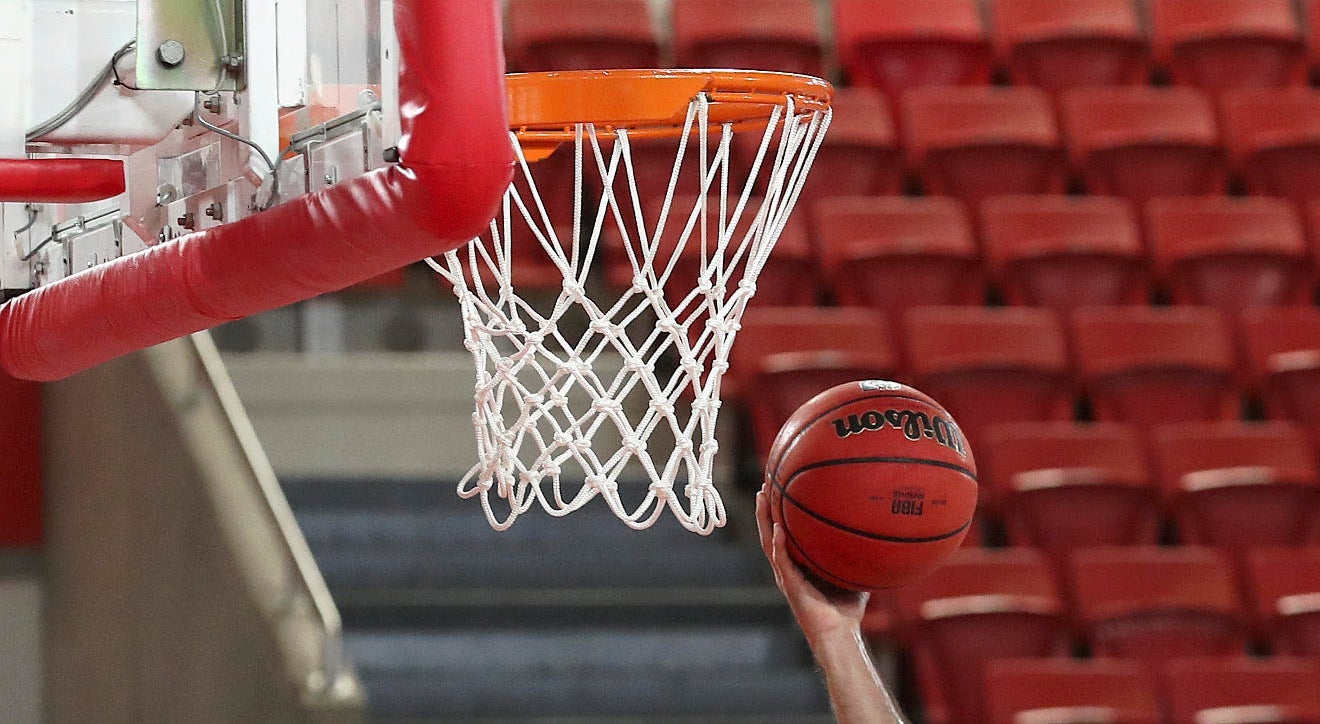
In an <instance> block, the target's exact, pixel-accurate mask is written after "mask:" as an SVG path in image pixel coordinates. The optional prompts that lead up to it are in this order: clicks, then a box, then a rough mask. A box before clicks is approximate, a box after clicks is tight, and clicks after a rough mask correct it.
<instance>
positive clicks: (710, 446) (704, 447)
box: [701, 440, 720, 455]
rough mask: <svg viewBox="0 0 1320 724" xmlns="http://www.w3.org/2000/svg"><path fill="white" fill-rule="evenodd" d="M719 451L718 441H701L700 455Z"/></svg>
mask: <svg viewBox="0 0 1320 724" xmlns="http://www.w3.org/2000/svg"><path fill="white" fill-rule="evenodd" d="M719 451H720V443H719V442H718V441H716V440H707V441H706V442H703V443H701V454H702V455H714V454H715V453H717V452H719Z"/></svg>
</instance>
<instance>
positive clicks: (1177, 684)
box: [1160, 656, 1320, 724]
mask: <svg viewBox="0 0 1320 724" xmlns="http://www.w3.org/2000/svg"><path fill="white" fill-rule="evenodd" d="M1160 673H1161V677H1160V678H1161V682H1160V683H1161V684H1162V688H1163V690H1164V693H1165V699H1166V701H1167V702H1168V707H1169V713H1170V719H1169V721H1170V724H1267V723H1269V722H1274V723H1275V724H1316V723H1317V722H1320V686H1317V682H1320V660H1316V659H1303V658H1297V659H1293V658H1273V659H1251V658H1247V657H1245V656H1231V657H1220V656H1214V657H1197V658H1187V659H1178V660H1174V661H1169V662H1168V663H1167V664H1165V665H1164V667H1163V670H1162V671H1161V672H1160Z"/></svg>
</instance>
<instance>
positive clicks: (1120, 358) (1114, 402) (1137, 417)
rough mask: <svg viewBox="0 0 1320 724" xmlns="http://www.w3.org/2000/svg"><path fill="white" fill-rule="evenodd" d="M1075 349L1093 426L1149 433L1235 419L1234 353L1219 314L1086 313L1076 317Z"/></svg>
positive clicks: (1200, 310)
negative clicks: (1105, 423) (1120, 425)
mask: <svg viewBox="0 0 1320 724" xmlns="http://www.w3.org/2000/svg"><path fill="white" fill-rule="evenodd" d="M1072 342H1073V349H1074V352H1075V354H1076V359H1077V370H1078V374H1079V376H1080V378H1081V382H1082V386H1083V388H1084V389H1085V391H1086V393H1087V395H1088V396H1089V398H1090V400H1091V403H1092V405H1093V406H1094V411H1095V417H1096V419H1097V420H1110V421H1116V422H1126V423H1128V424H1130V425H1134V426H1136V427H1138V428H1140V429H1142V430H1147V429H1150V428H1152V427H1154V426H1156V425H1161V424H1167V423H1178V422H1190V421H1195V420H1216V419H1232V418H1235V417H1237V414H1238V408H1239V399H1238V388H1237V386H1236V384H1235V378H1234V365H1233V347H1232V342H1231V337H1230V335H1229V332H1228V329H1227V327H1226V325H1225V324H1224V320H1223V318H1222V317H1221V316H1220V314H1219V312H1218V311H1217V310H1214V309H1210V308H1204V307H1172V308H1166V309H1157V308H1152V307H1087V308H1084V309H1079V310H1077V311H1076V312H1074V313H1073V317H1072Z"/></svg>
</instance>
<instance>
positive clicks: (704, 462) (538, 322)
mask: <svg viewBox="0 0 1320 724" xmlns="http://www.w3.org/2000/svg"><path fill="white" fill-rule="evenodd" d="M508 91H509V105H510V133H509V137H510V139H511V140H512V143H513V148H514V151H515V153H516V154H517V160H518V170H517V171H516V172H515V176H516V178H515V181H514V183H513V184H512V185H511V186H510V188H509V191H508V193H507V194H506V196H505V199H504V206H503V211H502V212H501V213H500V215H499V216H497V218H496V219H495V220H494V221H492V223H491V228H490V233H489V235H483V236H482V237H479V238H477V239H474V240H473V241H472V242H471V243H470V244H469V245H468V246H466V247H464V248H460V249H458V250H455V251H452V252H449V253H448V254H446V255H445V256H444V257H442V258H440V259H430V260H428V262H427V263H428V264H429V265H430V266H431V267H432V268H433V269H434V270H435V271H436V272H438V273H439V274H440V275H441V276H442V277H443V278H444V279H445V280H446V281H447V282H448V283H450V284H452V285H453V289H454V293H455V294H456V295H457V296H458V300H459V304H460V309H461V313H462V316H463V322H464V325H465V327H466V330H467V332H466V338H465V346H466V347H467V349H468V350H469V351H471V353H472V356H473V359H474V361H475V363H476V368H477V377H476V394H475V398H476V399H475V401H476V411H475V413H474V415H473V425H474V427H475V429H476V437H477V452H478V456H479V458H480V461H479V462H478V463H477V464H476V465H475V466H474V467H473V468H472V470H471V471H470V472H469V473H468V474H467V476H465V477H464V479H463V480H462V481H461V482H460V483H459V486H458V492H459V495H460V496H462V497H464V498H472V497H478V498H479V499H480V501H481V505H482V508H483V510H484V512H485V514H486V516H487V518H488V519H489V521H490V523H491V525H492V526H493V527H494V528H495V529H497V530H504V529H506V528H508V527H509V526H510V525H512V524H513V522H514V521H515V520H516V519H517V517H518V515H520V514H521V513H523V512H525V511H527V510H528V509H530V508H531V507H532V506H533V505H536V504H538V503H539V504H540V505H541V507H542V508H544V509H545V510H546V511H547V512H548V513H550V514H551V515H556V516H560V515H566V514H568V513H571V512H573V511H574V510H577V509H579V508H581V507H582V506H583V505H585V504H586V503H587V502H589V501H590V500H591V499H593V498H595V497H597V496H600V497H602V498H604V500H605V502H606V504H607V505H608V506H609V508H610V509H611V510H612V511H613V512H614V513H615V514H616V515H617V516H618V517H619V518H620V519H622V520H623V522H624V523H626V524H627V525H628V526H630V527H632V528H635V529H639V530H640V529H643V528H647V527H649V526H650V525H652V524H653V523H655V522H656V520H658V519H659V518H660V516H661V515H663V513H664V510H665V509H666V508H667V509H669V510H670V511H672V512H673V514H674V515H675V517H676V518H677V519H678V521H679V522H680V524H682V525H683V527H685V528H687V529H688V530H691V531H694V532H697V533H700V534H703V535H705V534H709V533H710V532H712V531H713V530H714V529H715V528H718V527H720V526H722V525H724V522H725V510H724V504H723V502H722V500H721V498H720V495H719V491H718V490H717V489H716V486H715V484H714V481H713V480H712V477H713V469H714V460H715V454H716V451H717V450H718V444H717V442H716V438H715V421H716V416H717V413H718V411H719V407H720V381H721V379H722V377H723V375H724V372H725V370H727V369H728V358H729V350H730V347H731V346H732V344H733V340H734V336H735V335H736V333H737V331H738V327H739V320H740V319H741V317H742V314H743V311H744V309H746V306H747V303H748V302H749V301H750V300H751V298H752V295H753V294H754V293H755V292H756V281H757V277H758V275H759V274H760V273H761V271H762V269H763V268H764V266H765V264H766V261H767V259H768V257H769V255H770V252H771V250H772V249H773V248H774V246H775V243H776V241H777V240H778V238H779V235H780V233H781V232H782V231H783V229H784V225H785V223H786V222H787V220H788V216H789V213H790V212H791V211H792V209H793V206H794V204H795V203H796V202H797V198H798V195H799V193H800V192H801V190H802V186H803V183H804V182H805V181H806V178H807V173H808V171H809V169H810V167H811V163H812V161H813V160H814V158H815V155H816V152H817V150H818V149H819V148H820V144H821V141H822V140H823V138H824V134H825V131H826V129H827V127H828V126H829V122H830V99H831V96H832V93H833V91H832V88H831V87H830V85H829V84H828V83H826V82H825V81H822V80H820V79H817V78H811V77H807V76H799V75H790V74H783V73H769V72H757V71H724V70H721V71H709V70H699V71H698V70H676V71H655V70H644V71H643V70H626V71H579V72H560V73H529V74H512V75H510V76H508ZM735 134H742V135H744V136H747V135H751V134H755V136H753V138H756V139H759V143H757V144H756V145H755V147H754V153H753V154H752V155H751V157H750V158H748V159H747V161H748V163H745V164H743V165H741V166H740V165H738V164H737V163H735V161H734V154H735V146H734V143H733V141H734V136H735ZM645 145H651V146H654V147H659V148H664V149H670V148H672V149H673V151H674V152H673V154H672V160H670V156H669V155H666V160H665V162H664V163H665V164H666V166H668V168H667V169H665V170H666V171H667V180H668V182H667V183H663V184H662V186H657V187H656V188H655V189H653V192H654V193H655V197H654V198H644V196H646V194H645V193H643V192H642V190H641V187H642V186H645V184H639V175H641V174H639V171H640V172H645V170H646V168H645V165H644V164H642V163H641V161H640V160H639V161H638V163H636V164H635V163H634V161H635V160H637V159H635V158H634V153H635V152H637V151H638V150H639V149H641V148H643V146H645ZM738 148H739V149H743V148H746V149H749V150H750V149H752V146H751V145H750V144H744V145H739V146H738ZM557 149H558V150H559V151H560V153H565V152H567V151H570V150H571V151H572V154H571V155H572V156H573V163H572V177H571V179H568V178H562V179H558V183H559V184H560V185H559V186H558V187H556V186H555V184H554V183H549V182H547V179H546V178H545V177H544V174H541V175H536V174H534V173H533V168H534V167H535V166H536V164H538V163H540V162H544V161H545V160H546V159H547V158H549V157H550V156H551V155H552V154H555V153H556V150H557ZM639 155H640V154H639ZM557 157H559V158H563V157H562V156H557ZM647 158H651V156H648V157H647ZM693 164H695V167H693ZM652 170H654V169H652ZM685 170H686V172H687V173H686V174H685V173H684V171H685ZM744 171H745V173H744ZM744 177H745V180H744ZM680 179H683V180H684V181H683V182H682V183H681V182H680ZM662 181H663V178H662ZM569 183H571V184H572V208H571V210H570V209H568V208H567V205H566V204H561V205H556V204H551V203H547V200H546V197H547V196H550V195H552V194H554V193H556V192H559V193H560V195H561V196H563V197H565V198H566V197H567V194H566V190H567V189H566V188H565V186H566V185H567V184H569ZM684 185H686V186H685V188H684V191H685V192H695V196H694V200H693V201H690V202H688V201H682V200H680V199H681V198H686V197H685V196H683V195H680V194H679V193H677V192H678V191H679V189H680V187H681V186H684ZM689 203H690V207H689V205H688V204H689ZM560 206H563V208H560ZM601 257H605V258H606V259H608V260H610V261H612V263H613V264H614V265H615V268H616V269H622V270H624V272H623V273H622V274H621V276H623V277H631V278H630V281H629V280H627V279H625V280H624V282H623V283H622V284H620V285H619V286H620V287H622V288H619V289H615V290H612V291H607V290H605V288H604V285H603V283H602V280H601V278H600V277H601V276H602V275H601V273H600V272H599V267H600V266H602V265H603V264H604V263H605V261H603V260H602V258H601ZM515 261H516V262H517V263H518V264H519V265H523V266H527V265H533V264H536V265H540V266H542V267H545V266H547V265H551V266H552V268H553V269H557V270H558V272H559V273H561V274H562V277H563V278H562V284H561V285H559V286H558V287H557V289H555V290H554V291H553V292H551V293H550V294H548V295H546V296H553V299H550V300H546V301H545V302H544V303H541V304H533V303H532V302H531V301H529V299H528V298H527V297H529V296H531V295H529V294H527V292H526V290H524V293H523V294H522V295H520V294H519V292H518V291H517V290H515V289H514V277H515V276H516V268H515ZM681 262H687V263H686V264H684V263H681ZM684 270H690V271H688V272H686V274H685V272H684ZM574 316H577V317H580V318H582V320H583V323H582V324H580V325H578V326H581V327H583V329H580V330H577V329H573V326H574V322H573V317H574ZM638 469H639V470H638ZM630 470H632V471H633V472H629V471H630ZM630 476H631V477H630ZM643 481H644V482H643ZM680 481H681V482H682V483H683V488H682V493H681V494H680V493H678V492H675V490H674V486H675V484H676V483H677V482H680ZM634 483H636V484H634ZM574 487H576V490H572V491H571V492H570V490H566V488H568V489H571V488H574ZM492 496H494V497H495V498H497V499H499V500H503V501H505V503H506V504H507V506H508V508H507V511H506V510H505V509H504V507H503V505H500V506H499V508H500V510H499V511H497V510H496V506H495V504H494V501H492ZM625 498H629V499H636V500H635V501H634V502H633V503H632V504H629V503H627V502H625Z"/></svg>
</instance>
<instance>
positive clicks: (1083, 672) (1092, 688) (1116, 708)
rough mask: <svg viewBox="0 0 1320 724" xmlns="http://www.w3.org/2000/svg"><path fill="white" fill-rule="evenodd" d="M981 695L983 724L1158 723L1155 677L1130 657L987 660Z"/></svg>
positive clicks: (1158, 708)
mask: <svg viewBox="0 0 1320 724" xmlns="http://www.w3.org/2000/svg"><path fill="white" fill-rule="evenodd" d="M985 694H986V705H987V709H988V713H989V716H988V718H987V719H986V721H987V722H988V724H1026V723H1027V722H1039V723H1041V724H1044V723H1045V722H1049V723H1050V724H1063V723H1064V722H1072V723H1074V724H1076V723H1078V722H1115V723H1117V722H1121V723H1122V724H1161V719H1160V701H1159V694H1158V690H1157V688H1156V686H1155V682H1153V681H1151V678H1150V675H1149V673H1148V672H1147V671H1146V670H1145V669H1144V668H1142V667H1141V666H1140V665H1138V664H1137V663H1136V662H1133V661H1119V660H1116V659H1100V660H1095V661H1078V660H1076V659H1001V660H998V661H991V662H990V663H989V664H988V665H987V666H986V677H985Z"/></svg>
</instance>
